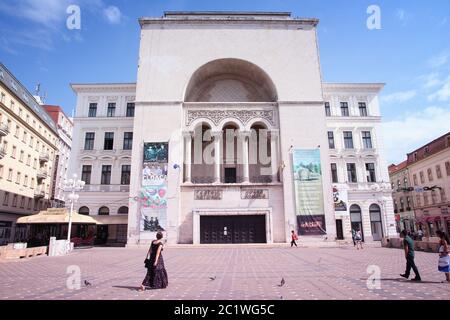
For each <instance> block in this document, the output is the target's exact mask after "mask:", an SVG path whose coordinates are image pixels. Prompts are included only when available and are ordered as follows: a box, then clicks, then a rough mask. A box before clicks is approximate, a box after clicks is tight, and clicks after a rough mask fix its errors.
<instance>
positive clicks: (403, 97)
mask: <svg viewBox="0 0 450 320" xmlns="http://www.w3.org/2000/svg"><path fill="white" fill-rule="evenodd" d="M416 95H417V92H416V91H415V90H409V91H399V92H394V93H391V94H389V95H386V96H382V97H381V101H382V102H384V103H395V102H399V103H402V102H406V101H409V100H411V99H412V98H414V97H415V96H416Z"/></svg>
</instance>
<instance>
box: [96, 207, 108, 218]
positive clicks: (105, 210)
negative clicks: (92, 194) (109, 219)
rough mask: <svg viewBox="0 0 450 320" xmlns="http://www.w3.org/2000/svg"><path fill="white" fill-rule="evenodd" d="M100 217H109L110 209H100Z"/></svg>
mask: <svg viewBox="0 0 450 320" xmlns="http://www.w3.org/2000/svg"><path fill="white" fill-rule="evenodd" d="M98 215H99V216H109V208H108V207H101V208H100V209H98Z"/></svg>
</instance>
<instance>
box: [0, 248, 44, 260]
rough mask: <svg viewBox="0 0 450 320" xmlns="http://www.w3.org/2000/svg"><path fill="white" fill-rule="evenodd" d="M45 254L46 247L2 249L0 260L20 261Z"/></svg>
mask: <svg viewBox="0 0 450 320" xmlns="http://www.w3.org/2000/svg"><path fill="white" fill-rule="evenodd" d="M46 253H47V247H37V248H27V249H11V248H7V247H5V248H2V250H0V259H6V260H10V259H22V258H29V257H36V256H41V255H44V254H46Z"/></svg>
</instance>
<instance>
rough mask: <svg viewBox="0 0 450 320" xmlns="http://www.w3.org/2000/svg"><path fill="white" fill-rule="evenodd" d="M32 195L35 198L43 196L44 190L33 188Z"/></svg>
mask: <svg viewBox="0 0 450 320" xmlns="http://www.w3.org/2000/svg"><path fill="white" fill-rule="evenodd" d="M34 197H35V198H44V197H45V191H44V190H35V191H34Z"/></svg>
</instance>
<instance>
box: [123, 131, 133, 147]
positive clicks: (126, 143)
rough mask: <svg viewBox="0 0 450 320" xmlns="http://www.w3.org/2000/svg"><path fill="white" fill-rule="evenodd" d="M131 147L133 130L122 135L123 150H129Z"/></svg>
mask: <svg viewBox="0 0 450 320" xmlns="http://www.w3.org/2000/svg"><path fill="white" fill-rule="evenodd" d="M132 148H133V132H125V133H124V135H123V150H131V149H132Z"/></svg>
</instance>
